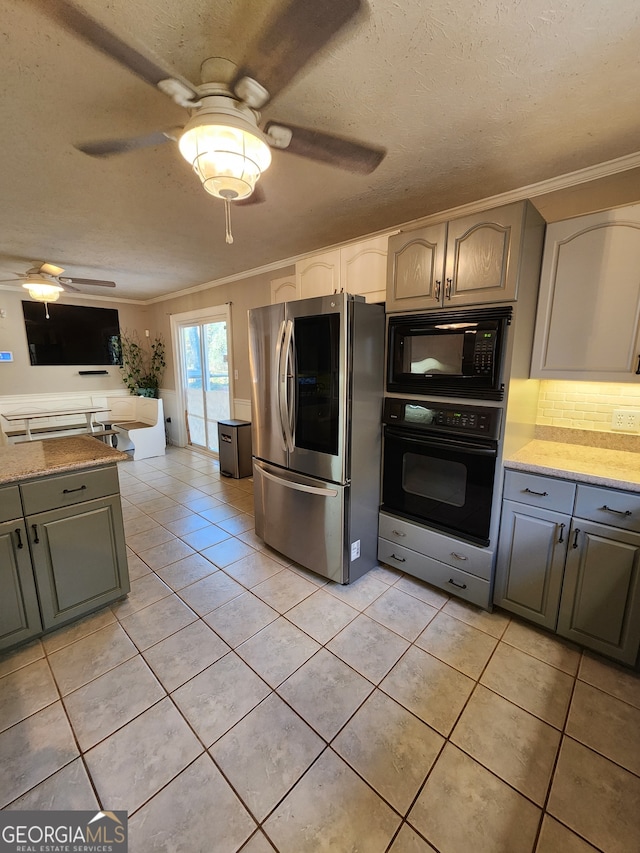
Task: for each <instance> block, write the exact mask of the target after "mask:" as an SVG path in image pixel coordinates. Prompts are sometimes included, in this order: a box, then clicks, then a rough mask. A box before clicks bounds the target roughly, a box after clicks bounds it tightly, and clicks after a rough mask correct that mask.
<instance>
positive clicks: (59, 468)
mask: <svg viewBox="0 0 640 853" xmlns="http://www.w3.org/2000/svg"><path fill="white" fill-rule="evenodd" d="M128 458H129V457H128V456H127V454H126V453H123V452H122V451H121V450H116V449H115V448H113V447H109V446H108V445H106V444H105V443H104V442H102V441H100V440H99V439H97V438H92V437H91V436H90V435H74V436H62V437H61V438H48V439H46V440H44V441H25V442H24V443H23V444H10V445H8V446H7V447H0V485H6V484H7V483H15V482H18V481H20V480H30V479H33V478H34V477H42V476H44V475H46V474H60V473H63V472H65V471H78V470H82V469H83V468H97V467H99V466H101V465H108V464H111V463H113V462H119V461H120V460H122V459H128Z"/></svg>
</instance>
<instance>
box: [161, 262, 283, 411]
mask: <svg viewBox="0 0 640 853" xmlns="http://www.w3.org/2000/svg"><path fill="white" fill-rule="evenodd" d="M294 272H295V267H293V266H287V267H283V268H282V269H281V270H274V271H271V272H268V273H262V274H261V275H255V276H250V277H248V278H245V279H241V280H239V281H235V282H230V283H227V284H222V285H219V286H217V287H216V286H211V287H209V288H206V289H203V290H198V291H197V292H195V293H189V294H185V295H182V296H177V297H175V298H173V299H165V300H162V301H160V302H156V303H154V304H152V305H151V306H150V310H151V319H150V320H149V322H150V323H151V324H152V326H153V328H154V329H155V331H156V332H158V333H161V334H162V335H164V339H165V341H166V342H167V344H168V346H167V370H166V372H165V375H164V379H163V382H162V387H163V389H167V390H171V391H175V387H176V385H175V373H174V361H173V353H172V352H171V351H170V350H171V346H170V342H171V323H170V319H169V318H170V316H171V315H172V314H182V313H184V312H186V311H195V310H196V309H199V308H209V307H212V306H215V305H224V304H225V303H227V302H230V303H231V334H232V343H233V353H232V357H233V368H234V370H237V371H238V379H237V380H236V381H235V382H234V386H233V397H234V398H239V399H245V400H248V399H249V398H250V396H251V381H250V377H249V337H248V323H247V311H248V310H249V308H256V307H258V306H260V305H269V304H270V302H271V290H270V282H271V279H273V278H279V277H280V276H283V275H293V274H294ZM232 379H233V378H232Z"/></svg>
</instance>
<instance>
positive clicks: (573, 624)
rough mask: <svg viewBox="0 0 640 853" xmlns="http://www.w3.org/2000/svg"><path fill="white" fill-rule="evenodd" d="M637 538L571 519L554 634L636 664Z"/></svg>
mask: <svg viewBox="0 0 640 853" xmlns="http://www.w3.org/2000/svg"><path fill="white" fill-rule="evenodd" d="M639 572H640V534H638V533H630V532H628V531H625V530H616V529H615V528H613V527H608V526H605V525H603V524H596V523H594V522H592V521H585V520H584V519H582V518H574V519H573V522H572V526H571V532H570V540H569V551H568V555H567V562H566V568H565V576H564V584H563V588H562V598H561V601H560V615H559V617H558V633H559V634H562V635H563V636H564V637H568V638H569V639H571V640H575V641H577V642H578V643H582V644H583V645H585V646H587V647H588V648H590V649H594V650H595V651H597V652H601V653H602V654H605V655H608V656H609V657H612V658H616V659H617V660H620V661H623V662H624V663H629V664H631V663H634V662H635V660H636V656H637V654H638V647H639V645H640V579H639Z"/></svg>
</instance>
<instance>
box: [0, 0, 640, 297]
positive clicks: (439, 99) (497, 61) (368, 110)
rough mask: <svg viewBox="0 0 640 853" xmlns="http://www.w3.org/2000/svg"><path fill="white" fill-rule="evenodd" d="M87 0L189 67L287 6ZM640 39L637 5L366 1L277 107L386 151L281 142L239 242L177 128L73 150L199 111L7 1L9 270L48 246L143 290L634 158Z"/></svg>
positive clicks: (232, 0) (2, 41)
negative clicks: (301, 147) (159, 135)
mask: <svg viewBox="0 0 640 853" xmlns="http://www.w3.org/2000/svg"><path fill="white" fill-rule="evenodd" d="M49 2H50V3H51V4H54V3H55V0H49ZM78 2H79V5H81V6H82V7H83V8H85V9H86V10H87V11H89V12H90V13H91V14H92V15H93V16H94V17H96V18H98V19H99V20H101V21H102V22H103V23H104V24H105V25H106V26H107V27H109V28H110V29H111V30H113V31H114V32H115V33H117V34H118V35H120V37H121V38H123V39H125V40H127V41H129V42H131V43H133V44H137V45H138V46H140V47H142V48H144V47H145V46H146V47H147V48H149V49H150V50H151V51H152V52H153V53H155V54H156V55H157V56H159V57H161V58H162V59H163V60H164V61H165V62H166V63H168V64H169V65H171V66H172V67H174V68H175V69H176V70H177V71H178V72H180V73H181V74H182V75H183V76H185V77H187V78H189V79H191V80H193V81H195V82H198V81H199V79H200V78H199V69H200V64H201V62H202V61H203V60H204V59H206V58H207V57H209V56H226V57H228V58H230V59H233V60H237V59H239V58H240V55H241V48H242V45H243V44H245V43H246V40H247V39H248V38H249V37H250V35H251V32H252V31H255V30H256V29H258V27H259V25H260V23H261V21H262V20H263V19H264V18H265V17H266V16H267V15H268V14H269V12H270V11H271V10H272V9H273V8H274V7H275V5H276V3H275V2H272V0H216V2H212V0H208V2H205V0H135V2H133V0H109V2H108V3H105V2H104V0H78ZM319 2H320V0H319ZM638 44H640V5H639V4H638V2H637V0H616V2H615V3H612V2H611V0H571V2H567V0H431V2H429V3H426V2H424V0H398V1H397V2H393V0H369V8H368V10H367V12H366V14H364V15H363V16H362V17H361V18H360V20H358V21H356V22H354V23H352V25H350V26H349V27H348V28H347V29H346V30H345V31H343V32H342V33H341V34H340V35H339V37H338V38H337V39H336V40H335V41H334V42H332V44H331V45H330V48H329V49H328V50H326V51H325V52H323V53H322V54H321V55H320V56H318V57H316V59H315V61H314V62H313V63H312V64H311V65H310V66H307V67H306V68H305V70H304V71H303V72H302V73H301V74H300V75H299V76H297V77H296V79H295V80H294V81H293V82H292V83H291V85H290V86H289V87H288V88H286V89H285V90H284V91H283V92H282V93H281V94H280V95H279V96H278V97H277V98H275V99H274V101H273V103H272V104H269V106H268V108H267V109H266V110H265V112H264V115H263V118H265V119H269V118H279V119H280V120H282V121H285V122H290V123H292V124H300V125H303V126H307V127H314V128H317V129H319V130H325V131H329V132H332V133H336V134H340V135H344V136H349V137H352V138H355V139H358V140H362V141H366V142H371V143H374V144H377V145H382V146H384V147H386V148H387V149H388V154H387V157H386V159H385V160H384V161H383V163H382V165H381V166H380V167H379V168H378V170H377V171H376V172H374V173H373V174H372V175H370V176H361V175H353V174H349V173H347V172H343V171H341V170H339V169H335V168H332V167H330V166H326V165H321V164H316V163H311V162H309V161H306V160H302V159H300V158H298V157H296V156H294V155H291V154H284V153H282V152H274V158H273V164H272V167H271V169H270V170H269V171H268V172H267V173H266V174H265V176H264V177H263V179H262V181H261V183H262V185H263V187H264V190H265V193H266V201H265V202H264V203H263V204H259V205H252V206H249V207H241V208H235V209H234V210H233V231H234V236H235V242H234V244H233V245H232V246H227V245H226V244H225V242H224V216H223V206H222V203H221V202H219V201H218V200H217V199H214V198H212V197H210V196H208V195H207V194H206V193H205V192H204V190H203V189H202V188H201V186H200V184H199V182H198V180H197V178H196V177H195V175H193V173H192V172H191V171H190V169H189V167H188V166H187V164H186V163H185V162H184V160H182V158H181V157H180V155H179V153H178V151H177V148H176V146H175V145H174V144H166V145H160V146H158V147H156V148H149V149H144V150H139V151H135V152H130V153H127V154H123V155H120V156H117V157H113V158H109V159H105V160H97V159H93V158H90V157H88V156H86V155H84V154H82V153H80V152H79V151H77V150H76V149H75V148H74V144H75V143H80V142H86V141H91V140H95V139H109V138H113V137H126V136H135V135H138V134H145V133H149V132H151V131H154V130H158V129H164V128H167V127H171V126H173V125H180V124H183V123H184V121H185V119H186V112H185V111H184V110H182V109H180V108H179V107H177V106H175V105H174V104H173V103H172V102H171V101H170V100H169V99H167V98H166V97H165V96H163V95H162V94H161V93H159V92H158V91H157V90H155V89H154V88H152V87H150V86H148V85H146V84H145V83H143V82H142V81H140V80H139V79H138V78H137V77H135V76H134V75H133V74H131V73H130V72H129V71H127V70H125V69H123V68H121V67H120V66H119V65H117V64H116V63H115V62H114V61H113V60H111V59H109V58H107V57H106V56H104V55H102V54H101V53H99V52H97V51H96V50H95V49H93V48H92V47H90V46H88V45H86V44H84V43H83V42H81V41H80V40H78V39H77V38H75V37H74V36H72V35H70V34H68V33H67V32H65V31H63V30H61V29H60V28H59V27H58V26H57V25H56V24H55V23H54V22H52V21H51V20H50V19H49V18H47V17H46V16H44V15H43V14H42V12H41V11H39V10H38V8H37V6H36V5H33V4H32V3H31V2H29V0H0V100H1V103H2V112H1V117H2V120H1V121H0V150H1V152H2V157H1V158H0V188H1V191H0V278H7V277H8V275H5V274H3V273H10V272H12V271H15V270H18V271H20V270H22V269H26V267H27V265H29V264H30V262H31V261H35V260H38V261H44V260H47V261H51V262H54V263H56V264H59V265H61V266H63V267H65V268H66V269H67V272H68V273H69V274H70V275H75V276H83V277H93V278H109V279H114V280H115V281H116V282H117V283H118V289H117V291H115V293H111V292H110V293H109V295H116V294H117V295H119V296H121V297H123V298H140V299H146V298H150V297H153V296H158V295H161V294H166V293H169V292H171V291H175V290H180V289H184V288H187V287H190V286H193V285H197V284H200V283H202V282H205V281H210V280H213V279H217V278H221V277H224V276H228V275H231V274H234V273H237V272H241V271H244V270H248V269H253V268H256V267H259V266H261V265H264V264H269V263H273V262H275V261H278V260H282V259H286V258H289V257H292V256H295V255H298V254H302V253H304V252H308V251H311V250H313V249H316V248H319V247H322V246H326V245H330V244H333V243H338V242H341V241H344V240H348V239H350V238H353V237H357V236H359V235H361V234H365V233H370V232H373V231H377V230H381V229H384V228H390V227H393V226H394V225H397V224H399V223H402V222H406V221H408V220H410V219H413V218H416V217H420V216H425V215H427V214H429V213H433V212H436V211H438V210H442V209H446V208H449V207H453V206H456V205H459V204H464V203H465V202H470V201H474V200H477V199H480V198H484V197H488V196H491V195H494V194H496V193H500V192H504V191H507V190H509V189H513V188H516V187H521V186H524V185H527V184H530V183H534V182H537V181H541V180H544V179H546V178H550V177H553V176H556V175H560V174H564V173H567V172H571V171H574V170H576V169H580V168H582V167H586V166H590V165H593V164H596V163H601V162H603V161H607V160H610V159H613V158H617V157H621V156H623V155H626V154H630V153H632V152H636V151H638V150H639V149H640V118H639V113H638V96H637V93H638V91H639V90H640V62H639V61H638ZM85 292H87V293H88V292H90V291H89V288H86V289H85ZM93 292H94V293H98V292H100V291H93ZM102 294H104V291H102Z"/></svg>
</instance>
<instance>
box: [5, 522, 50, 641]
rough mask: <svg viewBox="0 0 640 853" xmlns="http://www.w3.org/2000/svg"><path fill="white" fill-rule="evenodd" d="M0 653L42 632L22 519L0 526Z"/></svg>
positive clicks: (25, 530)
mask: <svg viewBox="0 0 640 853" xmlns="http://www.w3.org/2000/svg"><path fill="white" fill-rule="evenodd" d="M0 590H1V595H0V649H6V648H9V646H15V645H17V644H18V643H23V642H24V641H25V640H28V639H30V638H31V637H35V636H36V635H37V634H39V633H41V631H42V622H41V621H40V609H39V608H38V596H37V594H36V585H35V581H34V577H33V570H32V568H31V557H30V555H29V546H28V541H27V529H26V526H25V523H24V519H22V518H15V519H12V520H11V521H5V522H4V523H3V524H0Z"/></svg>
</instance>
